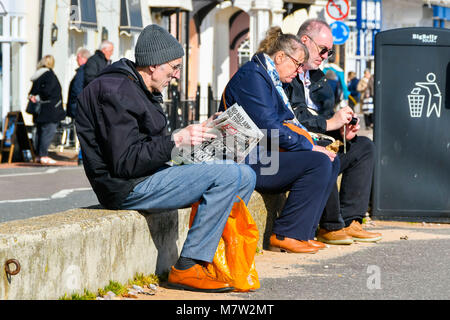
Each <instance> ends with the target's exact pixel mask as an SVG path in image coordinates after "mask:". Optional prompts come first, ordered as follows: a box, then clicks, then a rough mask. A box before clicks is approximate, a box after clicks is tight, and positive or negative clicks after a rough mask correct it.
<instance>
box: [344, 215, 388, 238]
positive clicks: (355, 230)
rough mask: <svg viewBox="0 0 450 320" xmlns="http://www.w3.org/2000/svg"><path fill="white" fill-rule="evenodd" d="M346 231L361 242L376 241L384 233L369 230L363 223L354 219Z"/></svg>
mask: <svg viewBox="0 0 450 320" xmlns="http://www.w3.org/2000/svg"><path fill="white" fill-rule="evenodd" d="M344 230H345V233H346V234H348V235H349V236H351V237H352V238H353V240H354V241H359V242H376V241H379V240H381V238H382V235H381V233H378V232H369V231H366V230H364V229H363V227H362V225H361V224H360V223H359V222H358V221H356V220H354V221H353V222H352V223H351V224H350V225H349V226H348V227H346V228H344Z"/></svg>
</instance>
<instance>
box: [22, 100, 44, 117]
mask: <svg viewBox="0 0 450 320" xmlns="http://www.w3.org/2000/svg"><path fill="white" fill-rule="evenodd" d="M25 111H26V112H27V113H29V114H32V115H34V116H37V115H39V113H40V112H41V103H40V102H33V101H31V100H29V101H28V104H27V108H26V109H25Z"/></svg>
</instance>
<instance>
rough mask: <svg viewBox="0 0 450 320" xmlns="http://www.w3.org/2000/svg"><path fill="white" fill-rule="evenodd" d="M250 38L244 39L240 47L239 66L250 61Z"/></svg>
mask: <svg viewBox="0 0 450 320" xmlns="http://www.w3.org/2000/svg"><path fill="white" fill-rule="evenodd" d="M250 57H251V52H250V40H249V39H246V40H244V41H242V43H241V44H240V46H239V48H238V66H239V68H240V67H242V66H243V65H244V64H245V63H246V62H248V61H250Z"/></svg>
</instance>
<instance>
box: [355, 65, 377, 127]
mask: <svg viewBox="0 0 450 320" xmlns="http://www.w3.org/2000/svg"><path fill="white" fill-rule="evenodd" d="M373 81H374V80H373V75H372V74H371V73H370V70H369V69H366V70H364V77H363V78H362V79H361V80H359V82H358V86H357V90H358V91H359V92H360V93H361V99H360V104H361V109H362V112H363V113H364V122H365V124H366V128H373V95H374V87H373V85H374V83H373Z"/></svg>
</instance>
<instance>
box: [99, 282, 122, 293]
mask: <svg viewBox="0 0 450 320" xmlns="http://www.w3.org/2000/svg"><path fill="white" fill-rule="evenodd" d="M109 291H111V292H114V294H115V295H116V296H121V295H122V294H124V293H127V287H126V286H124V285H123V284H120V283H119V282H117V281H112V280H110V281H109V284H108V285H107V286H106V287H104V288H103V289H99V290H98V294H99V295H100V296H104V295H106V294H107V293H108V292H109Z"/></svg>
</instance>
